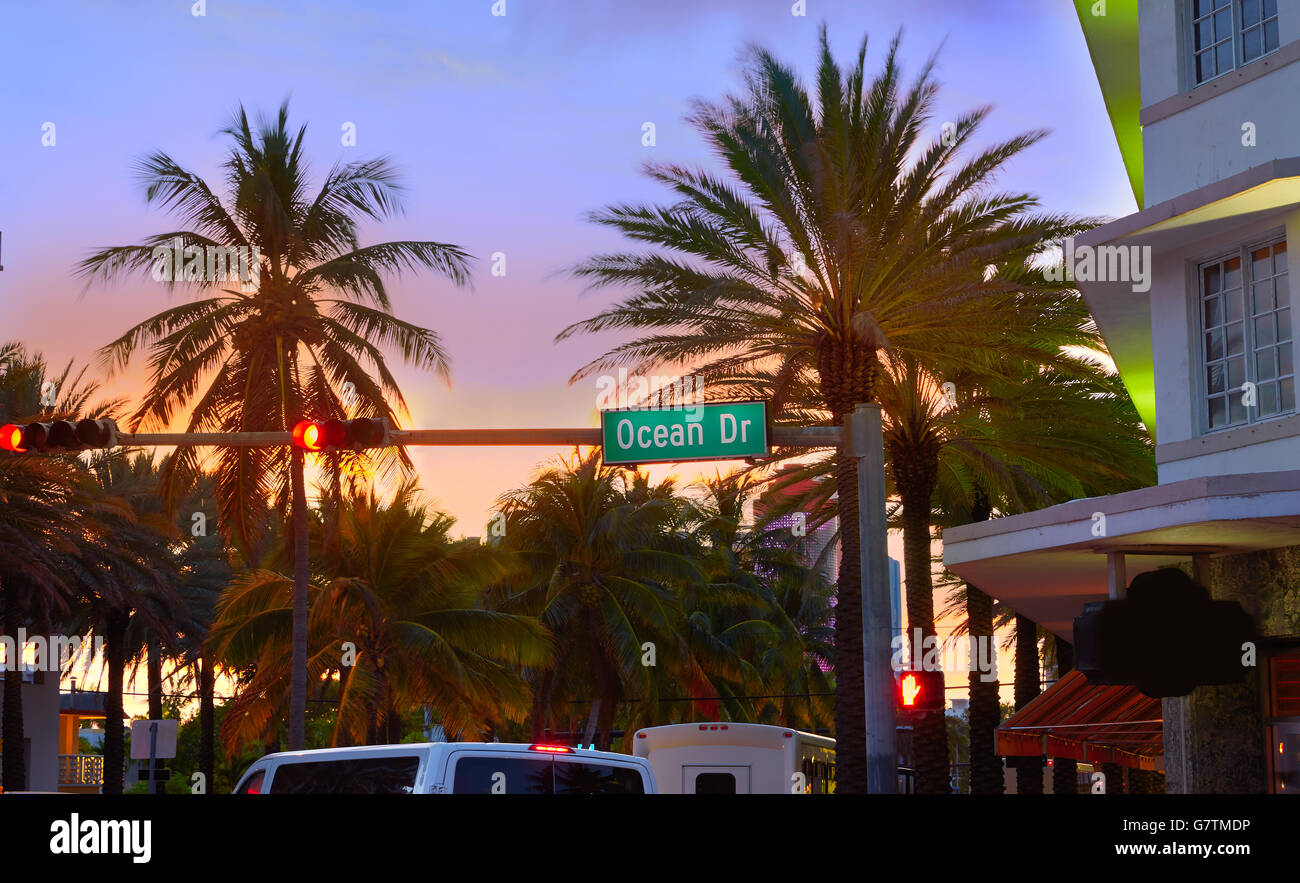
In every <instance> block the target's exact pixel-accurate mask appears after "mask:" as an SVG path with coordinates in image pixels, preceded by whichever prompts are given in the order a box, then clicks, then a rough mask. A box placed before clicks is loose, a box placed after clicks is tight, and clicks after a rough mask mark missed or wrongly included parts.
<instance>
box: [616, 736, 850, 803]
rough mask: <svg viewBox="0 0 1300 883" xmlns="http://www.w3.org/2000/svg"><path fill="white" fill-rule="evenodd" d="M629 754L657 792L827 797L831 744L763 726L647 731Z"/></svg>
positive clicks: (830, 783) (832, 769)
mask: <svg viewBox="0 0 1300 883" xmlns="http://www.w3.org/2000/svg"><path fill="white" fill-rule="evenodd" d="M632 751H633V754H634V755H635V756H636V757H638V758H645V759H646V760H648V761H649V762H650V766H651V767H652V768H653V770H654V776H655V781H656V782H657V783H658V787H659V793H661V794H831V793H833V792H834V791H835V740H834V739H829V738H827V737H825V736H815V735H813V734H812V733H804V732H800V731H799V730H792V729H790V728H788V727H773V726H768V725H767V724H735V723H721V722H717V723H702V724H701V723H694V724H672V725H670V726H666V727H647V728H646V729H644V730H638V731H637V733H636V735H635V736H634V737H633V738H632Z"/></svg>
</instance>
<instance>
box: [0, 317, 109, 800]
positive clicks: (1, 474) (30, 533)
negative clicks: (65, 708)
mask: <svg viewBox="0 0 1300 883" xmlns="http://www.w3.org/2000/svg"><path fill="white" fill-rule="evenodd" d="M51 384H52V385H53V389H54V391H55V395H54V398H53V399H50V398H48V397H47V390H48V389H49V388H50V385H51ZM97 393H98V385H97V384H95V383H93V382H90V381H88V380H87V379H86V369H85V368H81V369H79V370H74V366H73V363H71V362H69V363H68V364H67V365H66V366H65V367H64V368H63V370H62V371H60V372H58V373H54V372H52V371H51V370H50V368H49V366H48V365H47V363H46V361H45V359H44V357H43V356H42V355H41V354H39V353H28V352H27V350H26V349H25V348H24V347H23V346H22V345H21V344H20V343H16V342H9V343H5V344H2V345H0V424H8V423H25V422H29V421H31V420H35V419H41V420H50V419H64V418H68V417H73V418H75V417H78V416H84V415H86V414H87V413H93V414H96V415H100V414H104V413H108V412H110V411H111V410H112V409H113V408H114V407H115V406H116V405H117V403H116V402H113V401H108V402H96V401H94V396H95V395H96V394H97ZM45 401H52V402H53V404H50V405H45V404H44V402H45ZM88 503H89V501H88V499H87V497H86V495H85V493H84V488H83V487H82V485H81V481H80V478H79V475H78V470H77V464H76V460H75V458H73V457H66V456H54V455H47V454H41V455H38V454H16V453H15V454H8V455H6V456H4V457H3V458H0V504H3V506H4V513H5V517H4V518H3V519H0V605H2V606H0V610H2V611H3V628H4V633H5V634H7V635H17V634H18V628H19V627H20V626H23V627H25V626H35V627H37V628H40V629H43V630H46V631H48V630H50V629H51V628H52V626H53V624H54V623H56V622H59V621H62V620H65V619H66V617H68V616H69V615H71V614H72V612H73V610H74V609H75V607H76V604H77V601H78V599H79V597H81V596H82V595H83V594H84V593H85V591H86V585H85V583H84V582H82V581H80V580H79V579H78V572H79V571H78V568H77V567H76V566H74V565H75V562H76V560H77V558H78V556H79V554H80V550H81V548H82V546H83V543H84V541H85V538H86V537H88V536H90V535H92V534H93V532H94V530H95V529H96V522H95V521H94V520H93V519H92V518H91V517H90V511H91V508H92V507H91V506H89V505H88ZM16 649H17V650H18V653H19V655H20V656H21V653H22V648H21V647H18V648H16ZM19 661H20V660H12V659H11V660H7V663H8V664H7V665H6V669H5V675H4V677H5V692H4V708H3V720H2V721H0V726H2V727H3V738H4V739H6V740H7V741H8V743H9V744H10V745H11V746H12V745H18V746H21V745H22V744H23V711H22V669H21V667H20V665H18V662H19ZM0 777H2V781H0V784H2V785H3V787H4V788H5V789H7V790H19V789H21V788H22V787H23V785H24V782H25V781H26V764H25V762H24V758H23V753H22V751H21V750H18V751H8V752H5V753H4V759H3V770H2V772H0Z"/></svg>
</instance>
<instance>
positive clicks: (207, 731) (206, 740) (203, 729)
mask: <svg viewBox="0 0 1300 883" xmlns="http://www.w3.org/2000/svg"><path fill="white" fill-rule="evenodd" d="M198 664H199V772H201V773H202V774H203V780H204V782H205V783H206V792H207V793H208V794H211V793H213V786H214V784H215V782H216V769H217V742H216V720H217V709H216V681H217V679H216V677H214V673H213V671H212V662H211V660H209V659H207V658H205V657H203V656H200V657H199V660H198Z"/></svg>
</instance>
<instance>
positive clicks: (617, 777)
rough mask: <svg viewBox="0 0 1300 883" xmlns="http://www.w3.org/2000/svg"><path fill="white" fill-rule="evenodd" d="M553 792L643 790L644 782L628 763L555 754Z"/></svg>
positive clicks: (637, 771)
mask: <svg viewBox="0 0 1300 883" xmlns="http://www.w3.org/2000/svg"><path fill="white" fill-rule="evenodd" d="M733 790H734V784H733ZM555 793H556V794H644V793H645V784H644V783H643V782H642V781H641V772H640V771H639V770H635V769H631V768H629V767H625V766H612V765H610V764H604V763H591V762H590V761H588V762H585V763H579V762H577V761H571V760H563V759H561V758H556V759H555Z"/></svg>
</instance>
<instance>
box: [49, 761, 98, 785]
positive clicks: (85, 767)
mask: <svg viewBox="0 0 1300 883" xmlns="http://www.w3.org/2000/svg"><path fill="white" fill-rule="evenodd" d="M59 784H60V785H103V784H104V758H103V756H102V755H99V754H60V755H59Z"/></svg>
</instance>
